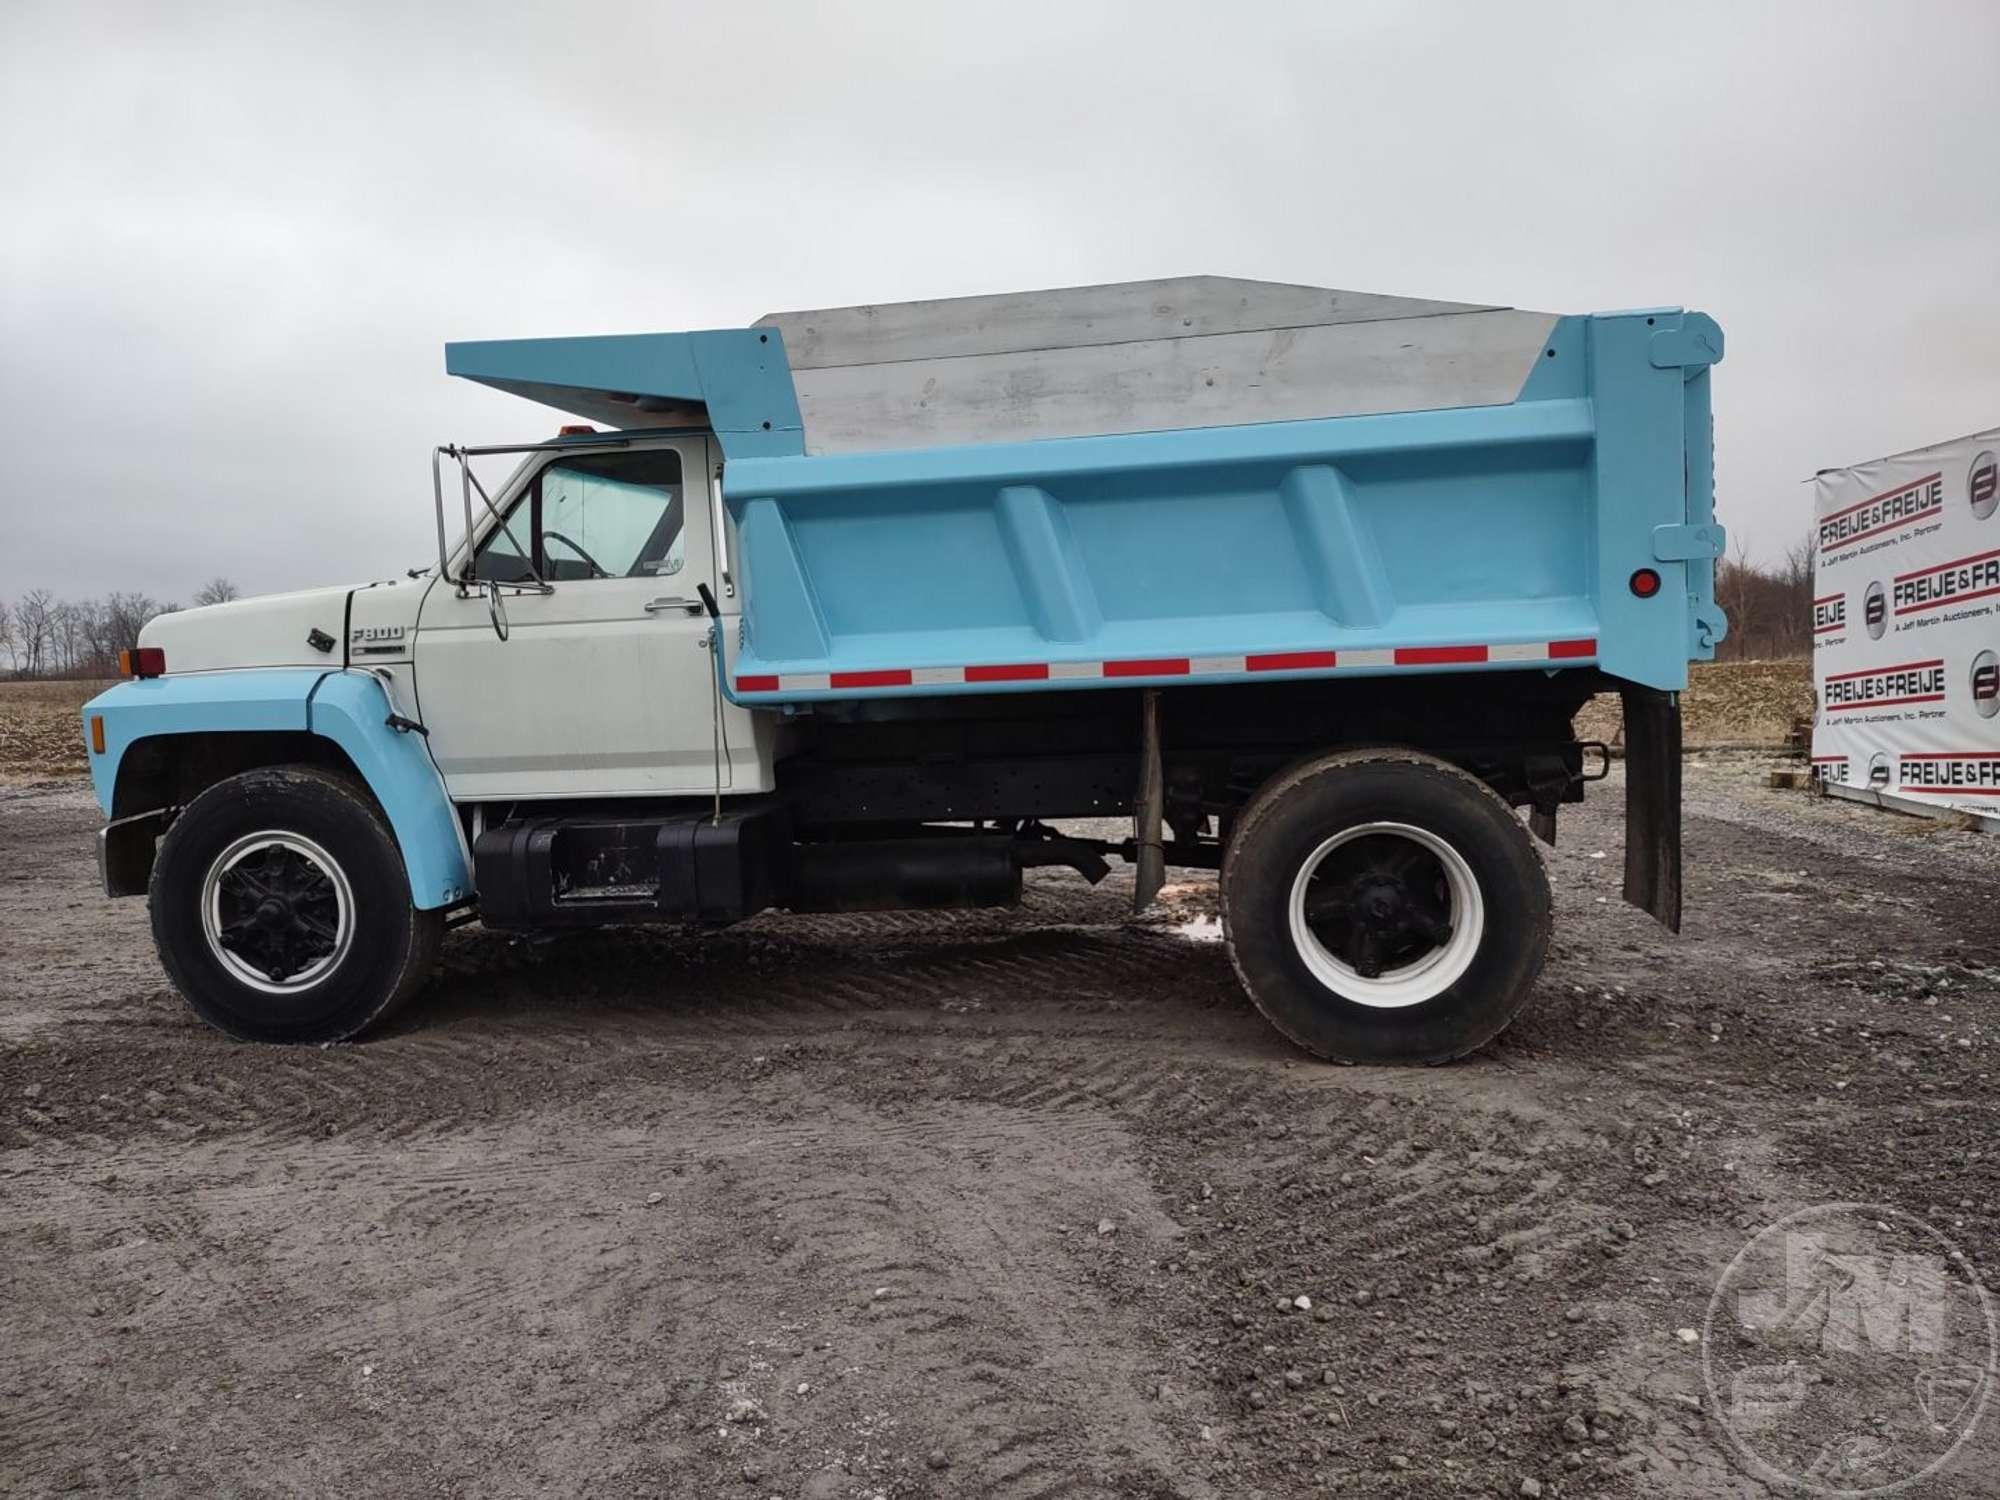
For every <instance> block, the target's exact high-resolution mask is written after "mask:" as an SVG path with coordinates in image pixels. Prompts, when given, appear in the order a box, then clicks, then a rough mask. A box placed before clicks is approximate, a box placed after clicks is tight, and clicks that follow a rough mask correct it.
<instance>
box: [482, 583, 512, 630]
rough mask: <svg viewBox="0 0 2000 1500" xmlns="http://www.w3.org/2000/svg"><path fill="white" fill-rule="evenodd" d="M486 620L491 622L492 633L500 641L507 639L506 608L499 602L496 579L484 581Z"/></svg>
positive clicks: (498, 589)
mask: <svg viewBox="0 0 2000 1500" xmlns="http://www.w3.org/2000/svg"><path fill="white" fill-rule="evenodd" d="M486 618H487V619H489V620H491V621H492V622H493V633H494V634H495V635H497V636H499V637H500V639H501V640H503V641H504V640H506V639H507V606H506V605H505V604H502V603H501V602H500V583H499V580H498V579H493V578H489V579H487V580H486Z"/></svg>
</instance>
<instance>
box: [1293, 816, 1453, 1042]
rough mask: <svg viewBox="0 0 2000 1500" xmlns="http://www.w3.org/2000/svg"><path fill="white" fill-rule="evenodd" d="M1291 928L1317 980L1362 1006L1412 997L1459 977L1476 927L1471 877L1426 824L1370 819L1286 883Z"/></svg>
mask: <svg viewBox="0 0 2000 1500" xmlns="http://www.w3.org/2000/svg"><path fill="white" fill-rule="evenodd" d="M1291 926H1292V936H1293V940H1294V942H1295V943H1296V944H1297V946H1298V949H1299V953H1300V955H1301V957H1303V958H1304V959H1305V961H1306V964H1307V967H1308V968H1310V969H1311V970H1312V971H1313V972H1314V974H1315V975H1316V977H1318V978H1319V980H1320V982H1321V983H1323V984H1325V985H1327V986H1328V987H1329V988H1331V989H1333V990H1335V991H1336V992H1337V993H1340V994H1342V995H1345V996H1347V997H1349V998H1351V999H1354V1000H1357V1001H1359V1002H1360V1003H1362V1004H1366V1005H1375V1006H1382V1007H1389V1008H1393V1007H1398V1006H1404V1005H1415V1004H1420V1003H1422V1002H1423V1001H1425V1000H1427V999H1430V998H1432V997H1433V996H1435V995H1436V994H1438V993H1440V992H1442V990H1443V989H1445V988H1448V987H1449V986H1450V985H1451V984H1452V983H1453V982H1454V981H1455V980H1456V979H1457V977H1458V976H1459V975H1461V974H1463V973H1464V971H1465V968H1466V966H1467V965H1468V964H1469V963H1470V961H1471V957H1472V953H1473V952H1474V951H1475V950H1476V948H1477V946H1478V943H1479V939H1480V933H1481V931H1482V930H1483V927H1484V908H1483V902H1482V901H1481V899H1480V897H1479V893H1478V888H1477V884H1476V882H1475V881H1474V880H1473V878H1472V873H1471V870H1470V869H1469V868H1468V867H1467V866H1466V864H1465V860H1464V858H1463V856H1462V855H1460V854H1459V853H1458V852H1457V851H1456V850H1455V849H1453V848H1452V847H1451V846H1450V845H1449V844H1447V843H1445V841H1444V840H1442V839H1441V838H1439V837H1438V836H1437V835H1435V834H1433V833H1431V832H1430V831H1429V830H1427V829H1423V828H1419V827H1416V826H1414V825H1411V824H1403V823H1387V822H1384V823H1368V824H1361V825H1358V826H1357V827H1354V828H1350V829H1348V830H1345V831H1344V832H1342V833H1339V834H1336V835H1334V836H1333V837H1332V838H1330V839H1328V840H1327V841H1326V842H1325V843H1323V844H1321V845H1320V847H1319V848H1318V849H1316V850H1315V851H1313V853H1312V854H1311V855H1310V856H1309V857H1308V858H1307V859H1306V861H1305V863H1304V864H1303V865H1302V866H1301V867H1300V869H1299V872H1298V875H1297V877H1296V879H1295V880H1294V882H1293V886H1292V907H1291Z"/></svg>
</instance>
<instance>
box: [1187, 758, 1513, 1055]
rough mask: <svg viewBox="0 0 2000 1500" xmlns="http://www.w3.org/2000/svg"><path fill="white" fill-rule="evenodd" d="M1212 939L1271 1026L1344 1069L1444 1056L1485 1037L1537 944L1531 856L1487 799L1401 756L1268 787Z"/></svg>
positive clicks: (1229, 863)
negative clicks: (1221, 940) (1222, 945)
mask: <svg viewBox="0 0 2000 1500" xmlns="http://www.w3.org/2000/svg"><path fill="white" fill-rule="evenodd" d="M1222 915H1223V935H1224V937H1225V939H1226V940H1227V942H1228V946H1229V955H1230V960H1231V962H1233V963H1234V964H1235V966H1236V972H1237V975H1238V976H1239V977H1240V978H1241V979H1242V981H1243V987H1244V988H1245V989H1246V990H1248V991H1249V992H1250V998H1251V999H1252V1000H1253V1001H1255V1002H1256V1005H1257V1008H1258V1009H1259V1010H1261V1011H1262V1012H1263V1013H1264V1015H1265V1016H1266V1017H1267V1018H1268V1019H1269V1020H1270V1022H1271V1024H1272V1025H1274V1026H1275V1027H1277V1028H1278V1030H1279V1031H1281V1032H1283V1033H1284V1034H1285V1035H1286V1036H1287V1037H1289V1038H1291V1040H1293V1041H1294V1042H1297V1043H1298V1044H1299V1045H1300V1046H1301V1047H1303V1048H1305V1049H1306V1050H1307V1051H1308V1052H1312V1053H1314V1054H1316V1055H1317V1056H1320V1057H1324V1058H1329V1059H1332V1060H1335V1061H1340V1062H1373V1063H1391V1062H1392V1063H1439V1062H1447V1061H1449V1060H1450V1059H1452V1058H1455V1057H1462V1056H1464V1055H1465V1054H1466V1053H1468V1052H1470V1051H1472V1050H1474V1049H1475V1048H1477V1047H1480V1046H1482V1045H1484V1044H1485V1043H1486V1042H1489V1041H1491V1040H1492V1039H1493V1038H1494V1037H1496V1036H1498V1035H1499V1034H1500V1032H1501V1031H1503V1030H1504V1029H1505V1028H1506V1026H1507V1024H1508V1023H1509V1022H1510V1021H1512V1020H1513V1019H1514V1017H1515V1016H1516V1015H1517V1014H1518V1013H1519V1012H1520V1009H1521V1007H1522V1005H1524V1004H1525V1003H1526V1001H1527V997H1528V994H1529V992H1530V990H1531V989H1532V988H1533V986H1534V982H1535V977H1536V975H1537V974H1538V973H1539V972H1540V970H1541V966H1542V960H1543V957H1544V956H1545V955H1546V953H1547V951H1548V941H1549V928H1550V920H1551V901H1550V896H1549V884H1548V877H1547V875H1546V874H1545V873H1544V871H1543V868H1542V862H1541V857H1540V855H1539V854H1538V853H1537V852H1536V850H1535V847H1534V843H1533V841H1532V840H1531V839H1530V838H1529V836H1528V831H1527V829H1526V828H1525V827H1524V826H1523V825H1522V823H1521V820H1520V819H1519V818H1517V817H1516V816H1515V815H1514V812H1513V809H1511V808H1510V807H1508V806H1507V804H1506V803H1505V802H1503V801H1502V800H1501V799H1500V797H1499V796H1497V795H1496V794H1495V793H1494V792H1493V791H1492V789H1491V788H1489V787H1488V786H1486V784H1485V783H1484V782H1481V781H1479V780H1478V779H1477V778H1475V777H1473V776H1470V775H1468V774H1466V773H1465V772H1464V771H1461V770H1459V769H1458V768H1457V767H1455V766H1452V765H1450V764H1448V763H1446V762H1444V761H1441V760H1438V759H1436V758H1435V757H1433V756H1428V755H1424V754H1422V753H1421V752H1419V751H1414V750H1394V749H1378V750H1358V751H1348V752H1345V753H1342V754H1338V755H1331V756H1327V757H1324V758H1322V759H1319V760H1315V761H1310V762H1307V763H1305V764H1303V765H1299V766H1295V767H1293V768H1292V769H1290V770H1288V771H1285V772H1283V773H1281V774H1280V775H1278V776H1277V777H1275V778H1273V779H1272V780H1271V782H1270V783H1268V784H1267V785H1266V786H1265V787H1264V788H1263V789H1262V790H1261V791H1259V792H1258V794H1257V795H1256V797H1255V798H1253V799H1252V800H1251V802H1250V805H1249V806H1248V807H1247V808H1246V809H1245V810H1244V812H1243V815H1242V817H1241V818H1239V819H1238V820H1237V823H1236V827H1235V830H1234V832H1233V834H1232V835H1231V838H1230V841H1229V847H1228V850H1227V852H1226V854H1225V857H1224V860H1223V867H1222Z"/></svg>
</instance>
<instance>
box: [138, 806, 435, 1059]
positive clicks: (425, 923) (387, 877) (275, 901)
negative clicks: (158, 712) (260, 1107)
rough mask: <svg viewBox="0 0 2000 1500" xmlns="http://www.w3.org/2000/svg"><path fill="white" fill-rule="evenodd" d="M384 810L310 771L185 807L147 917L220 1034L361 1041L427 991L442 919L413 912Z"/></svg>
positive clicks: (169, 966) (164, 853)
mask: <svg viewBox="0 0 2000 1500" xmlns="http://www.w3.org/2000/svg"><path fill="white" fill-rule="evenodd" d="M409 891H410V885H409V877H408V875H407V874H406V872H405V871H404V868H403V858H402V854H401V852H400V851H399V850H398V849H397V847H396V840H395V835H394V834H393V833H392V832H391V831H390V828H389V825H388V822H387V820H386V819H385V818H384V817H383V815H382V812H381V809H380V808H378V807H377V806H376V805H375V803H374V801H373V800H372V799H371V798H370V797H369V796H368V794H367V792H366V791H365V790H363V789H362V788H361V787H359V786H357V785H356V784H355V783H354V782H353V781H351V780H349V779H348V778H346V777H344V776H339V775H335V774H333V773H332V772H328V771H323V770H320V769H319V768H317V767H312V766H278V767H272V768H269V769H265V770H257V771H246V772H244V773H243V774H242V775H240V776H232V777H230V778H229V779H228V780H226V781H221V782H218V783H217V784H216V785H214V786H212V787H210V788H209V789H208V790H207V791H205V792H203V793H202V794H201V795H200V796H198V797H196V798H195V800H194V801H193V802H191V803H189V804H188V806H187V808H186V810H185V811H183V812H182V813H181V814H180V816H179V817H177V818H175V819H174V821H173V824H172V826H171V827H169V828H168V830H167V833H166V837H165V838H164V839H162V840H161V842H160V851H159V857H158V858H157V859H156V860H155V861H154V863H153V878H152V885H151V887H150V890H149V893H148V905H149V907H150V909H151V915H152V919H153V939H154V942H155V943H156V944H157V945H158V947H159V951H160V962H161V963H162V965H164V966H165V968H166V971H167V976H168V977H169V978H170V979H171V980H173V982H174V986H175V988H177V989H178V990H179V991H180V992H181V994H182V995H183V996H185V997H186V998H187V1001H188V1003H189V1004H190V1005H192V1006H193V1007H194V1009H195V1013H196V1014H197V1015H199V1016H200V1017H201V1018H202V1019H203V1020H204V1021H207V1022H208V1023H209V1024H210V1025H211V1026H214V1027H216V1028H217V1029H218V1030H221V1031H225V1032H227V1033H228V1034H229V1035H231V1036H233V1037H238V1038H241V1039H242V1040H244V1041H253V1042H292V1043H318V1042H335V1041H344V1040H346V1039H347V1038H349V1037H353V1036H358V1035H359V1034H360V1033H361V1032H363V1031H365V1030H366V1029H367V1028H368V1027H370V1026H371V1025H374V1024H375V1023H376V1022H378V1021H380V1020H382V1019H384V1018H385V1017H386V1016H388V1015H389V1014H390V1013H392V1012H393V1011H394V1010H395V1009H396V1008H397V1006H399V1005H400V1004H401V1003H402V1002H403V1001H404V1000H406V999H407V998H408V997H409V996H410V995H411V994H413V993H414V992H415V991H416V990H417V989H418V988H419V987H420V986H421V985H422V984H423V982H424V981H425V980H426V979H427V978H428V977H429V975H430V971H431V967H432V965H433V963H434V962H435V961H436V958H437V951H438V944H439V941H440V939H441V937H442V935H443V931H444V914H443V913H442V912H439V911H418V910H416V909H415V908H414V907H412V906H411V905H410V895H409Z"/></svg>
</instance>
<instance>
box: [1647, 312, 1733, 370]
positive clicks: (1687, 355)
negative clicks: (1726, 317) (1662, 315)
mask: <svg viewBox="0 0 2000 1500" xmlns="http://www.w3.org/2000/svg"><path fill="white" fill-rule="evenodd" d="M1647 355H1648V358H1650V359H1651V361H1652V364H1653V368H1654V369H1656V370H1674V369H1680V370H1686V371H1687V372H1688V374H1689V376H1690V378H1692V377H1693V376H1694V375H1696V374H1699V373H1700V372H1701V371H1703V370H1705V369H1707V368H1708V367H1709V366H1710V365H1712V364H1717V363H1719V362H1720V361H1721V359H1722V329H1721V328H1720V327H1718V326H1717V324H1716V321H1715V319H1713V318H1711V317H1710V316H1709V315H1708V314H1707V313H1698V312H1691V313H1687V314H1685V315H1683V317H1682V318H1681V325H1680V327H1678V328H1662V329H1661V330H1660V331H1659V332H1658V333H1656V334H1654V335H1653V337H1652V338H1651V340H1649V341H1648V344H1647Z"/></svg>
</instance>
